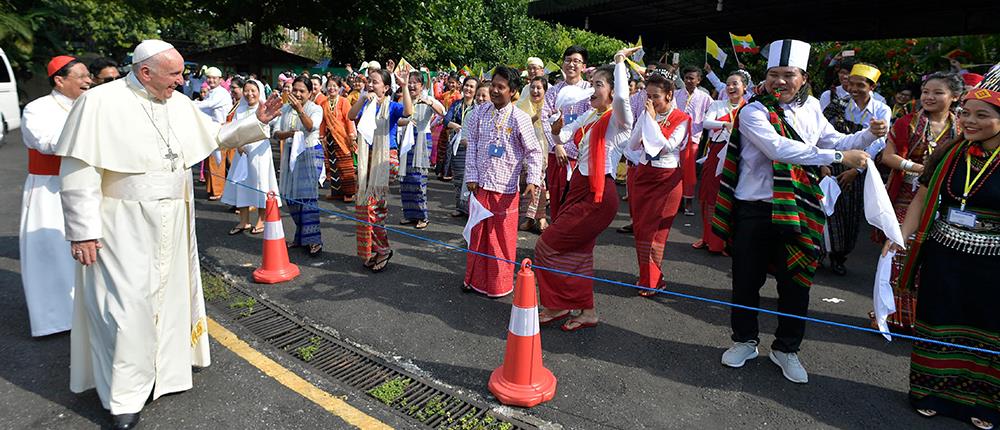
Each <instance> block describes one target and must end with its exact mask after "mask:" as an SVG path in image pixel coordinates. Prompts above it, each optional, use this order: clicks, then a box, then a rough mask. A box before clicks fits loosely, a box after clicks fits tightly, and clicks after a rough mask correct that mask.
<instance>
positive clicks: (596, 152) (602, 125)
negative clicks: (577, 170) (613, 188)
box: [573, 109, 611, 203]
mask: <svg viewBox="0 0 1000 430" xmlns="http://www.w3.org/2000/svg"><path fill="white" fill-rule="evenodd" d="M610 124H611V109H608V111H607V112H604V114H603V115H601V117H600V118H598V119H597V121H594V122H592V123H590V124H587V125H585V126H583V127H580V128H578V129H577V130H576V133H575V134H574V135H573V141H574V142H576V145H577V147H579V146H580V142H582V141H583V135H584V134H586V133H587V131H588V130H589V131H590V161H589V162H588V163H587V170H588V171H589V172H590V176H588V177H587V179H588V180H589V182H590V191H592V192H593V193H594V203H600V202H601V201H603V200H604V167H605V166H604V163H605V158H606V157H607V155H608V153H607V151H606V150H605V142H604V140H605V137H604V135H605V134H607V132H608V125H610ZM588 126H589V127H588Z"/></svg>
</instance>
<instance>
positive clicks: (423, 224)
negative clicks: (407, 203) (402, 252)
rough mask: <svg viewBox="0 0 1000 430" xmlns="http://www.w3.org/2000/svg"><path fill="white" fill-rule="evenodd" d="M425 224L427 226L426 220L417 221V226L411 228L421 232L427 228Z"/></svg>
mask: <svg viewBox="0 0 1000 430" xmlns="http://www.w3.org/2000/svg"><path fill="white" fill-rule="evenodd" d="M427 224H429V223H428V222H427V220H425V219H422V220H420V221H417V225H415V226H413V228H415V229H417V230H423V229H425V228H427Z"/></svg>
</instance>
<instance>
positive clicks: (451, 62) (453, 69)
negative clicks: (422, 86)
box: [448, 60, 458, 72]
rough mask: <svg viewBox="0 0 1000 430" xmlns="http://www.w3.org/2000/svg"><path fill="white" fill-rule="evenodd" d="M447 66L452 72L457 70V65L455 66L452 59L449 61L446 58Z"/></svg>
mask: <svg viewBox="0 0 1000 430" xmlns="http://www.w3.org/2000/svg"><path fill="white" fill-rule="evenodd" d="M448 67H449V69H448V70H450V71H452V72H457V71H458V67H455V63H454V62H453V61H451V60H448Z"/></svg>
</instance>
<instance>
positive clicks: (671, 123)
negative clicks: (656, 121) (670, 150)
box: [660, 109, 691, 139]
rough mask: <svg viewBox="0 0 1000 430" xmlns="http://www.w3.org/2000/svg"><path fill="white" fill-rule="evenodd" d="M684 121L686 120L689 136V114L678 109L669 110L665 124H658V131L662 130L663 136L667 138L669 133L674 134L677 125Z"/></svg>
mask: <svg viewBox="0 0 1000 430" xmlns="http://www.w3.org/2000/svg"><path fill="white" fill-rule="evenodd" d="M684 121H687V123H688V136H690V135H691V116H690V115H688V114H687V113H686V112H684V111H683V110H680V109H674V110H672V111H670V114H668V115H667V124H666V125H663V124H660V131H661V132H663V137H665V138H667V139H669V138H670V135H672V134H674V130H676V129H677V126H679V125H681V123H682V122H684Z"/></svg>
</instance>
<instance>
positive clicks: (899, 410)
mask: <svg viewBox="0 0 1000 430" xmlns="http://www.w3.org/2000/svg"><path fill="white" fill-rule="evenodd" d="M11 142H12V144H8V145H6V146H5V147H3V148H0V181H2V183H3V184H5V186H4V187H3V189H2V190H0V193H3V196H5V197H7V201H9V202H11V203H10V204H8V205H5V207H3V208H0V215H4V218H0V219H2V220H3V221H0V277H2V278H3V279H2V281H3V285H4V288H3V289H0V294H2V298H3V299H5V302H6V303H9V304H11V305H10V306H6V307H5V309H7V311H5V312H6V314H5V315H6V316H7V318H6V319H7V320H8V321H10V322H9V323H8V324H7V325H5V326H4V327H3V328H0V351H2V354H0V356H2V357H3V358H4V363H7V364H4V365H2V366H0V394H3V396H4V399H13V400H11V401H5V402H4V403H3V404H2V405H0V427H8V423H7V422H5V420H7V419H9V418H8V417H16V418H12V419H13V420H14V421H11V422H10V426H11V427H15V428H18V427H30V426H32V425H35V424H38V423H41V427H48V426H49V425H47V424H45V423H48V422H60V421H52V420H56V419H57V418H56V417H58V416H59V414H60V413H61V414H64V415H65V417H64V418H58V420H65V422H67V423H71V424H67V425H66V426H67V427H76V426H75V425H74V424H79V425H80V426H81V427H86V426H92V425H94V424H96V423H100V422H101V420H102V419H103V418H102V417H103V415H101V413H100V411H97V413H96V414H95V408H99V405H98V403H97V399H96V396H95V395H94V394H93V393H92V392H91V393H87V394H84V395H81V396H76V395H73V394H72V393H70V392H69V391H68V389H67V388H66V386H67V381H68V369H67V364H68V353H67V350H68V337H65V336H64V337H62V338H59V337H56V338H53V339H44V340H41V341H38V340H31V339H30V338H29V337H28V330H27V327H26V319H27V317H26V314H25V312H26V311H25V309H24V305H23V298H22V296H21V293H20V288H21V287H20V282H19V276H18V275H17V210H18V209H16V208H17V205H16V204H15V203H14V202H19V201H20V188H21V185H22V184H23V179H24V173H25V167H24V166H25V164H26V163H25V162H24V159H25V158H26V157H25V155H24V150H23V148H21V147H20V146H19V145H17V142H18V140H11ZM324 191H325V190H324ZM197 194H198V196H199V201H198V203H197V208H198V221H197V223H198V235H199V245H200V251H201V253H202V255H203V256H204V257H205V258H207V259H209V260H210V261H211V262H212V263H213V264H214V265H216V266H219V267H222V268H223V269H224V270H226V271H227V272H229V273H230V274H232V275H233V276H235V277H236V278H239V279H245V280H247V281H248V282H249V281H250V274H251V272H252V271H253V269H254V268H255V267H256V266H257V265H258V264H259V263H260V250H261V238H260V237H259V236H250V235H246V234H241V235H237V236H228V235H226V232H227V231H228V230H229V228H230V227H232V226H233V225H234V224H235V223H236V218H235V215H233V214H232V213H229V212H228V211H227V208H226V207H225V206H223V205H221V204H219V203H217V202H208V201H206V200H204V199H203V197H204V195H205V194H204V190H203V188H202V187H198V191H197ZM452 199H453V187H452V185H451V184H446V183H441V182H438V181H435V180H431V185H430V197H429V200H430V207H431V210H432V215H431V225H430V227H429V228H428V229H426V230H423V231H417V230H413V229H412V228H411V227H397V228H401V229H402V230H403V231H405V232H408V233H414V234H419V235H421V236H426V237H429V238H432V239H434V240H438V241H442V242H446V243H449V244H453V245H462V244H464V242H463V240H462V238H461V229H462V224H463V223H464V221H459V220H456V219H452V218H449V217H448V216H447V213H448V212H450V211H451V208H452V205H453V203H452ZM320 205H321V206H322V207H323V208H326V209H330V210H334V211H337V212H339V213H343V214H352V213H353V209H352V208H351V207H349V206H347V205H345V204H343V203H336V204H332V203H330V202H327V201H322V200H321V202H320ZM400 217H401V210H400V206H399V200H398V193H396V194H394V196H393V197H391V198H390V217H389V225H390V226H394V225H397V224H398V222H399V220H400ZM627 218H628V211H627V206H626V205H625V204H624V202H623V204H622V205H621V208H620V211H619V215H618V218H617V219H616V220H615V222H614V223H613V224H612V226H611V228H609V229H608V230H607V231H605V232H604V233H603V234H602V235H601V237H600V238H599V239H598V244H599V245H598V247H597V249H596V251H595V265H596V269H597V276H600V277H604V278H609V279H614V280H618V281H624V282H633V281H634V280H635V277H636V273H637V265H636V261H635V251H634V247H633V243H632V237H631V236H626V235H620V234H617V233H615V232H614V228H616V227H618V226H620V225H622V224H624V223H626V222H627ZM284 225H285V234H286V236H291V235H292V233H293V228H294V226H293V225H292V223H291V221H290V220H288V219H287V218H286V219H285V223H284ZM699 232H700V223H699V219H698V217H683V216H681V217H678V218H677V220H676V222H675V224H674V230H673V231H672V234H671V236H670V242H669V244H668V245H667V249H666V262H665V263H664V270H665V272H666V276H667V282H668V288H669V289H670V290H672V291H676V292H681V293H686V294H693V295H698V296H703V297H709V298H713V299H719V300H728V299H729V289H730V279H729V275H728V273H729V270H728V267H729V260H728V259H727V258H724V257H718V256H712V255H709V254H708V253H706V252H704V251H698V250H694V249H692V248H691V247H690V246H689V244H690V243H691V242H693V241H694V240H695V239H696V238H697V236H699V235H700V233H699ZM323 239H324V243H325V249H324V252H323V254H322V256H321V257H318V258H310V257H308V256H306V255H305V253H304V251H301V250H293V251H291V258H292V261H293V262H295V263H297V264H299V265H300V267H301V268H302V275H301V276H300V277H299V278H298V279H296V280H294V281H292V282H288V283H284V284H279V285H252V284H251V286H250V288H251V289H252V290H253V291H255V292H257V293H261V294H265V295H266V296H267V297H268V298H270V299H271V300H274V301H276V302H278V303H280V304H282V305H284V306H285V307H287V308H288V309H290V310H292V311H293V312H295V313H297V314H299V315H300V316H303V317H305V318H306V319H307V320H309V321H311V322H313V323H315V324H317V325H322V326H326V327H328V328H330V329H332V330H334V331H335V332H337V333H339V335H340V336H341V337H342V338H344V339H346V340H349V341H351V342H355V343H357V344H360V345H362V346H365V347H367V348H369V349H371V350H372V351H376V352H377V353H379V354H381V355H383V356H385V357H389V358H390V359H392V360H395V361H397V362H399V363H400V364H402V365H405V366H407V367H408V368H409V369H419V371H420V372H422V373H423V374H425V375H427V376H430V377H432V378H434V379H437V380H439V381H441V382H442V383H445V384H448V385H451V386H453V387H456V388H458V389H460V390H462V391H463V392H466V393H469V394H471V395H473V396H480V397H482V398H484V399H487V400H489V401H495V400H493V399H492V396H491V395H490V394H489V392H488V390H487V388H486V383H487V380H488V378H489V374H490V372H491V371H492V370H493V369H494V368H495V367H496V366H498V365H499V364H500V360H501V359H502V355H503V350H504V339H505V336H506V330H507V324H508V318H509V315H510V306H511V305H510V298H509V297H508V298H503V299H500V300H490V299H487V298H483V297H481V296H475V295H467V294H461V293H460V292H459V286H460V284H461V280H462V274H463V271H464V264H465V263H464V262H465V257H464V255H463V254H462V253H460V252H456V251H453V250H449V249H447V248H445V247H443V246H441V245H439V244H434V243H431V242H427V241H423V240H419V239H416V238H413V237H408V236H404V235H402V234H398V233H393V232H390V241H391V242H392V244H393V247H394V248H395V250H396V256H395V257H394V258H393V260H392V262H391V263H390V265H389V267H388V269H387V270H386V271H385V272H383V273H380V274H371V273H369V272H368V271H367V270H366V269H364V268H363V267H362V266H361V262H360V261H359V259H358V258H357V257H355V255H354V253H355V241H354V224H352V223H351V222H349V221H345V220H343V219H342V218H338V217H334V216H324V219H323ZM536 239H537V236H536V235H534V234H531V233H521V234H520V236H519V240H518V244H519V249H518V255H519V257H520V258H524V257H530V256H531V253H532V251H531V250H532V248H533V246H534V243H535V240H536ZM859 242H860V244H859V249H858V250H857V251H856V252H855V253H854V255H852V256H851V258H850V260H849V261H848V270H849V273H848V275H847V276H844V277H840V276H836V275H833V274H831V273H830V272H829V271H825V270H823V269H821V270H820V272H819V274H818V275H817V277H816V284H815V285H814V286H813V287H812V291H811V296H812V303H811V312H810V316H813V317H817V318H824V319H830V320H833V321H838V322H841V323H846V324H850V325H856V326H867V324H868V318H867V313H868V311H869V309H870V308H871V291H872V279H873V276H874V265H875V261H876V257H877V249H876V247H875V246H874V245H873V244H871V243H870V242H868V241H867V240H866V239H865V238H862V239H861V240H860V241H859ZM595 294H596V305H597V308H598V312H599V314H600V317H601V319H602V323H601V325H600V326H598V327H597V328H595V329H590V330H583V331H580V332H576V333H569V334H567V333H562V332H560V331H559V330H558V329H557V328H543V329H542V346H543V349H544V353H545V365H546V366H547V367H548V368H549V369H551V370H552V372H553V373H554V374H555V375H556V376H557V378H558V381H559V382H558V383H559V386H558V392H557V395H556V398H555V399H554V400H553V401H551V402H549V403H546V404H543V405H540V406H538V407H535V408H533V409H531V410H528V411H526V412H527V413H528V414H531V415H533V416H535V417H537V418H539V419H542V420H544V421H548V422H551V423H555V424H558V425H561V426H563V427H565V428H574V429H613V428H614V429H636V428H657V429H659V428H696V427H698V428H806V427H808V428H868V427H872V426H876V425H892V426H894V427H902V428H910V429H924V428H928V429H929V428H964V425H963V424H961V423H958V422H955V421H949V420H946V419H934V420H925V419H922V418H920V417H918V415H917V414H916V413H914V412H913V411H912V410H911V409H910V408H909V406H908V403H907V400H906V391H907V374H908V365H909V352H910V345H909V343H908V342H907V341H904V340H895V341H893V342H891V343H887V342H885V340H883V339H882V338H881V337H880V336H876V335H872V334H867V333H860V332H854V331H848V330H845V329H842V328H835V327H829V326H823V325H817V324H809V325H808V326H807V334H806V340H805V342H804V343H803V350H802V352H801V354H800V356H801V358H802V360H803V362H804V364H805V366H806V368H807V369H808V370H809V372H810V382H809V384H807V385H796V384H792V383H791V382H788V381H786V380H785V379H784V378H783V377H782V376H781V373H780V371H779V370H778V369H777V367H776V366H774V365H773V364H771V363H770V362H769V360H768V359H767V357H766V354H767V352H769V349H768V345H769V344H770V342H771V340H772V339H773V338H772V337H771V336H770V334H771V333H773V330H774V328H775V325H776V320H775V319H774V318H773V317H769V316H762V317H761V319H760V320H761V330H762V345H763V346H762V347H761V358H759V359H757V360H754V361H752V362H750V363H748V364H747V365H746V366H745V367H744V368H742V369H729V368H726V367H724V366H722V365H721V364H720V362H719V359H720V356H721V354H722V352H723V351H724V350H725V349H726V348H727V347H728V346H729V345H730V343H731V342H730V340H729V333H730V331H729V310H728V308H726V307H723V306H719V305H711V304H705V303H701V302H696V301H691V300H687V299H676V298H672V297H669V296H666V295H661V296H659V297H658V298H656V299H652V300H650V299H644V298H640V297H638V296H637V295H636V292H635V291H633V290H631V289H628V288H624V287H619V286H614V285H609V284H597V285H596V286H595ZM762 294H763V295H764V296H765V298H764V299H763V300H762V304H763V306H764V307H766V308H770V309H774V308H775V307H776V301H775V299H774V298H775V294H776V293H775V291H774V283H773V281H769V282H768V285H767V286H765V288H764V289H763V290H762ZM234 328H235V329H237V332H238V327H232V326H231V329H234ZM238 333H239V332H238ZM241 336H243V334H241ZM247 337H252V335H249V334H248V335H246V336H244V338H245V339H247ZM247 340H248V341H250V340H251V339H247ZM212 352H213V354H214V355H213V358H214V360H215V361H216V362H215V364H213V366H212V367H210V368H208V369H205V370H203V371H202V372H200V373H199V374H198V375H196V380H195V389H194V390H192V391H191V392H188V393H184V394H181V395H176V396H170V397H166V398H163V399H161V400H159V401H158V402H154V403H153V404H152V405H150V406H149V407H147V409H146V411H145V412H144V423H150V422H154V423H156V424H157V425H161V426H163V428H168V427H167V426H168V425H169V426H170V427H177V426H181V427H185V426H190V424H188V423H191V422H193V421H192V417H205V416H207V415H206V414H208V413H213V414H215V415H212V416H213V417H216V418H214V419H212V420H211V421H213V422H212V423H210V424H211V425H213V426H214V427H224V428H237V427H242V428H258V427H267V426H271V427H275V428H305V427H308V426H313V425H324V426H326V427H338V426H341V425H343V423H342V422H339V421H336V420H335V419H333V418H330V417H329V416H326V417H322V416H320V415H321V414H317V413H316V411H315V409H317V408H316V407H315V406H313V405H312V404H310V403H308V402H305V401H304V400H302V399H301V398H296V396H297V395H295V394H292V393H289V392H287V390H286V391H285V393H284V394H282V392H281V391H282V390H283V387H281V386H278V385H277V384H276V383H275V382H274V381H270V380H267V379H264V378H260V374H259V372H257V371H256V369H254V368H252V367H249V366H248V365H246V364H245V363H242V362H241V361H239V360H238V359H236V358H234V357H231V356H229V355H228V353H227V351H225V350H224V349H223V348H219V347H217V346H215V345H213V351H212ZM269 355H270V356H272V358H274V357H275V356H276V354H273V353H269ZM277 356H278V358H279V359H280V358H281V356H280V354H277ZM227 357H228V360H227ZM282 360H283V359H282ZM288 361H289V360H283V361H282V363H287V362H288ZM227 362H228V365H227ZM288 366H289V367H292V368H295V366H294V363H289V364H288ZM310 380H313V381H314V382H316V383H318V384H321V385H320V386H321V387H324V388H329V389H330V390H331V392H335V393H338V391H337V388H338V387H337V386H336V384H333V383H327V382H324V381H321V380H317V379H316V378H311V379H310ZM251 381H252V382H251ZM269 390H270V391H269ZM253 391H260V392H261V393H265V395H249V394H247V393H248V392H253ZM343 394H346V395H347V396H348V400H349V401H350V402H351V403H352V404H354V405H355V406H356V407H359V408H362V409H363V410H366V411H369V412H371V413H373V414H375V415H376V416H378V417H379V418H383V419H384V420H387V422H389V423H390V424H392V425H397V426H406V425H407V424H406V423H400V422H393V421H391V419H392V416H386V415H384V412H383V411H379V410H378V408H372V407H371V406H370V405H371V404H370V402H369V401H368V400H366V399H365V398H364V396H363V395H357V393H352V392H351V391H350V390H345V391H344V392H343ZM265 398H266V399H267V400H264V399H265ZM276 402H277V403H279V404H281V405H282V407H277V406H270V405H274V404H275V403H276ZM265 407H267V408H268V409H264V408H265ZM6 408H10V410H9V411H7V410H5V409H6ZM15 411H16V412H17V413H16V414H15V413H14V412H15ZM321 412H322V411H321ZM182 417H183V418H182ZM181 419H184V420H186V421H183V423H182V422H181V421H179V420H181ZM295 420H299V421H295ZM319 420H325V421H319ZM331 420H332V421H331ZM201 421H205V420H200V421H199V422H201ZM320 422H322V424H318V423H320ZM331 422H332V424H331ZM60 423H61V422H60ZM168 423H169V424H168ZM230 424H232V425H230ZM208 425H209V424H208V423H206V426H208ZM51 426H52V427H62V424H53V425H51Z"/></svg>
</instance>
